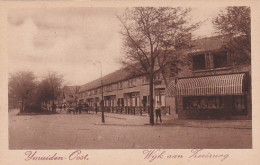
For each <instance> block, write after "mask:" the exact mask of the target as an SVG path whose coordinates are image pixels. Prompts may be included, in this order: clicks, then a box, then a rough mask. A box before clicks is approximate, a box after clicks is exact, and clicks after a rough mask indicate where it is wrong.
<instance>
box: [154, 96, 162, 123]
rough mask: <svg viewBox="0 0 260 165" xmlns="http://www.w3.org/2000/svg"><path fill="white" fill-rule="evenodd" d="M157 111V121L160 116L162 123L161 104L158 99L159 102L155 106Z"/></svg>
mask: <svg viewBox="0 0 260 165" xmlns="http://www.w3.org/2000/svg"><path fill="white" fill-rule="evenodd" d="M155 113H156V123H157V120H158V117H159V118H160V123H162V114H161V104H160V102H159V101H157V104H156V106H155Z"/></svg>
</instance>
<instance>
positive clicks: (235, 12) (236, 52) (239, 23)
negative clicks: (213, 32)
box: [213, 6, 251, 64]
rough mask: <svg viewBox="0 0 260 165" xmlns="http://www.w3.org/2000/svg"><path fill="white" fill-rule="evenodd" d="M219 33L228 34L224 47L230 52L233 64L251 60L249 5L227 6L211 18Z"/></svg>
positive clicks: (248, 62) (247, 62)
mask: <svg viewBox="0 0 260 165" xmlns="http://www.w3.org/2000/svg"><path fill="white" fill-rule="evenodd" d="M213 24H214V26H215V28H216V29H217V32H218V33H219V34H223V35H229V36H230V42H228V43H227V46H226V48H227V49H228V50H229V51H230V52H231V53H232V55H233V58H232V59H233V61H234V63H235V64H250V62H251V16H250V7H245V6H239V7H227V8H226V9H225V10H222V11H221V13H220V14H219V15H218V16H217V17H216V18H214V19H213Z"/></svg>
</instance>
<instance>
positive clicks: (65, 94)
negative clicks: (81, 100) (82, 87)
mask: <svg viewBox="0 0 260 165" xmlns="http://www.w3.org/2000/svg"><path fill="white" fill-rule="evenodd" d="M78 90H79V87H78V86H64V87H63V90H62V104H63V105H64V104H66V106H75V104H76V103H77V93H78Z"/></svg>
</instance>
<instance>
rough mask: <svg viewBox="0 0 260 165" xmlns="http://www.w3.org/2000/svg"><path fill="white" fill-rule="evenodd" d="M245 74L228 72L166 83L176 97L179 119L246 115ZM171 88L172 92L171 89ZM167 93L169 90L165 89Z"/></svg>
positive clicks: (246, 90)
mask: <svg viewBox="0 0 260 165" xmlns="http://www.w3.org/2000/svg"><path fill="white" fill-rule="evenodd" d="M246 77H247V74H246V73H238V74H228V75H216V76H204V77H192V78H183V79H179V80H178V81H177V83H176V86H175V87H174V88H173V85H170V87H169V88H170V89H169V88H168V89H167V90H168V91H171V93H174V94H175V96H176V98H177V106H176V108H177V109H178V118H180V119H230V118H232V117H233V116H246V117H250V115H251V110H250V107H249V106H248V104H249V103H250V102H251V95H250V94H249V92H248V83H247V78H246ZM173 90H174V91H173ZM168 93H170V92H168Z"/></svg>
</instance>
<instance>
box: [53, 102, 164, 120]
mask: <svg viewBox="0 0 260 165" xmlns="http://www.w3.org/2000/svg"><path fill="white" fill-rule="evenodd" d="M54 105H55V104H54ZM59 108H60V110H62V108H63V109H64V110H66V104H64V105H63V106H62V105H60V107H59ZM55 109H56V105H55ZM83 109H84V110H85V111H86V112H87V113H88V112H89V106H88V104H84V105H82V104H77V105H76V107H75V108H73V107H71V106H69V107H68V108H67V111H68V113H71V112H73V114H81V113H82V111H83ZM94 110H95V112H96V113H97V112H98V107H97V104H95V106H94ZM155 114H156V123H158V119H159V120H160V123H162V113H161V104H160V102H159V101H157V102H156V104H155Z"/></svg>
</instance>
